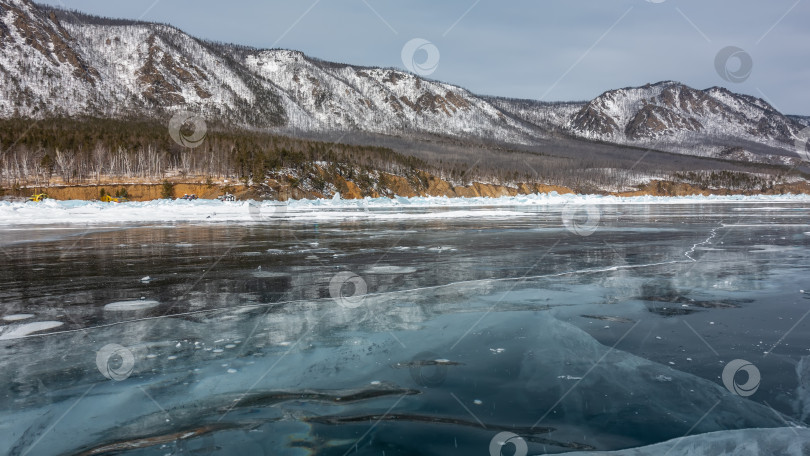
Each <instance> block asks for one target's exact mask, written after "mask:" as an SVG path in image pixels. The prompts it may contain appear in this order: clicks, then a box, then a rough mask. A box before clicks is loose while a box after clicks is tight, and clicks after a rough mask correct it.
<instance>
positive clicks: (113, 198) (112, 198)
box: [101, 195, 127, 203]
mask: <svg viewBox="0 0 810 456" xmlns="http://www.w3.org/2000/svg"><path fill="white" fill-rule="evenodd" d="M126 200H127V199H126V198H124V197H123V196H110V195H104V196H102V197H101V202H102V203H123V202H126Z"/></svg>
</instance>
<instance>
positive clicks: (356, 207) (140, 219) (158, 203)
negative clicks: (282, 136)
mask: <svg viewBox="0 0 810 456" xmlns="http://www.w3.org/2000/svg"><path fill="white" fill-rule="evenodd" d="M806 201H810V195H778V196H764V195H763V196H739V195H734V196H686V197H655V196H638V197H631V198H619V197H613V196H599V195H570V194H568V195H558V194H557V193H556V192H552V193H549V194H544V195H521V196H511V197H500V198H445V197H413V198H404V197H398V198H394V199H390V198H366V199H362V200H332V199H317V200H295V201H289V202H287V203H283V204H282V205H279V203H278V202H275V201H265V202H262V203H256V202H252V201H251V202H248V201H242V202H221V201H217V200H195V201H185V200H176V201H169V200H155V201H148V202H127V203H121V204H107V203H101V202H94V201H56V200H46V201H44V202H42V203H19V202H0V225H23V224H38V225H43V224H57V223H58V224H64V223H82V224H85V223H103V222H131V223H145V222H161V221H166V222H169V221H197V222H233V221H239V222H253V223H273V222H274V221H278V220H281V219H304V220H341V219H351V218H374V219H394V220H397V219H419V218H423V219H449V218H471V217H477V218H481V217H490V218H514V217H519V216H527V215H532V214H535V213H536V211H537V210H538V209H543V208H552V209H553V208H559V207H560V206H562V205H566V204H589V205H606V204H621V205H631V204H632V205H635V204H650V203H653V204H656V205H660V204H688V203H701V204H712V203H730V202H734V203H762V202H770V203H796V202H806ZM437 208H444V209H447V210H443V211H435V210H433V211H426V209H437Z"/></svg>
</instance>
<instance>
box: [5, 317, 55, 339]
mask: <svg viewBox="0 0 810 456" xmlns="http://www.w3.org/2000/svg"><path fill="white" fill-rule="evenodd" d="M63 324H64V323H62V322H61V321H37V322H34V323H25V324H23V325H16V326H9V327H7V329H6V330H5V331H3V333H2V334H0V340H10V339H19V338H21V337H25V336H27V335H29V334H33V333H35V332H39V331H45V330H47V329H53V328H58V327H59V326H62V325H63Z"/></svg>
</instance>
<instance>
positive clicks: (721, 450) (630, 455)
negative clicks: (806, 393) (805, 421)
mask: <svg viewBox="0 0 810 456" xmlns="http://www.w3.org/2000/svg"><path fill="white" fill-rule="evenodd" d="M568 454H569V455H570V456H593V455H613V456H661V455H667V454H670V455H672V456H721V455H734V456H762V455H780V456H806V455H808V454H810V429H806V428H781V429H745V430H737V431H718V432H710V433H706V434H701V435H690V436H688V437H684V438H677V439H673V440H670V441H668V442H663V443H659V444H656V445H650V446H646V447H642V448H632V449H628V450H621V451H611V452H575V453H568Z"/></svg>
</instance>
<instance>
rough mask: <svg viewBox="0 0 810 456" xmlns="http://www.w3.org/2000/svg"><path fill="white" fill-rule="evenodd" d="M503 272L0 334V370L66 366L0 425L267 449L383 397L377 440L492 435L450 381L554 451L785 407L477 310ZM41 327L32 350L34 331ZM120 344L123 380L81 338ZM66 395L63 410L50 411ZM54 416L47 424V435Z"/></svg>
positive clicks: (46, 371) (28, 435) (769, 421)
mask: <svg viewBox="0 0 810 456" xmlns="http://www.w3.org/2000/svg"><path fill="white" fill-rule="evenodd" d="M503 288H504V285H503V284H498V283H492V282H480V283H472V284H463V285H458V286H452V287H449V288H448V287H440V288H434V289H426V290H417V291H409V292H402V293H392V294H378V295H371V296H368V297H367V298H366V300H365V301H364V303H363V306H361V307H359V308H356V309H348V308H343V307H341V306H338V305H336V304H335V303H334V302H333V301H331V300H323V301H315V302H301V303H298V304H296V305H289V306H285V307H284V308H275V307H269V308H267V309H265V308H263V307H255V308H252V307H249V308H244V309H235V310H230V311H218V312H214V313H210V314H208V315H205V314H202V315H198V316H194V317H192V318H188V317H181V316H178V317H172V318H162V319H156V320H151V321H133V322H128V323H123V324H121V325H114V326H112V327H99V328H95V329H92V330H91V331H90V332H89V333H85V332H79V333H76V334H73V333H64V334H55V335H52V336H48V337H46V338H41V339H39V341H38V342H37V343H36V344H35V345H33V346H31V347H30V350H31V351H29V349H26V348H22V347H20V349H18V351H17V352H16V353H14V355H10V354H8V353H9V352H8V351H6V353H7V354H6V355H5V356H4V359H3V363H4V365H5V366H7V369H5V372H4V373H3V374H2V375H4V377H5V378H4V379H3V384H13V385H27V384H30V383H32V382H34V383H36V382H37V381H38V379H43V378H44V379H63V380H64V379H70V381H69V382H67V384H64V385H59V383H58V382H54V381H52V380H46V381H48V382H50V383H49V385H50V388H51V389H50V391H49V392H48V394H47V398H50V399H47V400H46V398H45V397H43V396H42V395H38V396H29V397H27V398H20V399H19V401H20V402H19V403H18V406H23V408H22V409H18V410H17V411H16V412H14V413H9V412H7V413H4V414H3V415H2V417H0V434H4V435H5V437H4V440H5V441H9V442H13V448H14V449H15V451H17V452H20V453H22V452H24V450H25V449H26V448H28V447H29V446H30V445H31V443H32V442H34V441H37V439H39V437H40V436H41V435H45V436H44V437H43V439H42V441H41V442H40V443H38V447H37V451H35V452H33V453H31V454H73V453H79V452H81V451H87V450H90V449H92V448H97V447H99V446H103V445H109V444H114V443H115V442H126V441H131V440H137V439H141V438H144V437H155V436H165V435H169V436H172V435H175V434H182V433H187V432H192V430H194V429H199V428H200V427H202V426H216V429H218V430H219V431H217V432H225V431H226V430H229V429H230V430H232V431H230V432H244V433H249V432H250V429H256V427H257V426H258V427H260V428H261V434H259V437H261V439H263V442H264V443H263V445H267V446H266V448H268V449H269V448H272V449H274V450H275V451H276V452H274V453H271V454H285V453H284V452H283V451H282V449H283V448H285V445H286V444H287V443H289V442H288V441H287V440H286V439H285V438H284V437H283V436H286V432H287V431H285V429H287V427H288V426H291V425H297V426H299V427H298V428H297V429H298V430H297V431H296V432H298V433H299V434H301V435H304V436H306V438H308V439H312V438H315V435H314V434H313V435H310V432H313V433H316V434H318V435H320V432H323V431H324V430H323V429H322V428H323V427H326V428H331V427H333V426H335V424H329V423H341V422H346V423H347V424H345V425H346V426H350V424H348V423H351V419H353V418H352V417H358V416H359V417H362V416H365V415H372V416H379V415H381V414H384V413H385V412H386V410H390V409H391V407H392V406H393V405H396V408H395V411H396V412H397V413H398V415H396V416H397V417H398V418H397V421H393V422H391V423H389V424H388V425H387V426H386V427H384V428H382V429H379V430H377V431H375V437H374V439H375V441H385V440H386V439H392V438H394V437H393V436H395V435H400V433H402V432H411V431H413V432H416V431H417V429H416V428H418V426H419V424H418V423H420V422H422V421H424V420H433V421H434V422H436V423H441V422H442V420H444V421H446V422H448V423H449V422H457V423H461V428H462V429H464V426H466V425H465V424H463V423H467V422H470V423H472V424H470V425H469V426H471V429H470V430H469V431H465V432H473V431H474V432H476V433H481V434H482V435H485V436H488V438H491V435H489V434H490V432H489V431H486V432H485V431H483V430H481V429H480V428H478V425H477V424H476V423H475V422H474V421H472V420H471V419H470V418H469V416H468V415H467V414H466V412H465V411H464V409H460V408H459V406H458V402H457V401H456V400H455V399H453V396H451V395H450V394H449V392H453V393H454V394H456V395H457V396H456V397H459V398H462V399H464V400H467V399H468V400H469V402H470V403H471V404H472V401H473V399H476V400H481V401H482V402H483V403H485V404H491V407H490V408H487V409H486V410H481V411H480V413H481V415H480V416H481V419H482V420H485V422H486V424H487V425H488V429H498V426H505V424H506V423H508V424H509V426H516V428H515V429H522V431H521V432H522V433H523V435H524V436H525V438H527V439H532V438H537V439H543V441H545V442H547V444H548V445H549V447H550V448H557V449H558V450H559V449H561V448H569V449H571V448H589V447H592V448H597V449H616V448H622V447H630V446H638V445H643V444H650V443H654V442H660V441H662V440H667V439H671V438H675V437H678V436H681V435H684V434H686V433H687V431H689V430H690V428H692V426H693V425H695V421H696V417H700V416H701V415H703V414H705V417H704V418H703V419H702V420H701V421H700V422H699V423H698V424H697V425H696V426H695V427H694V428H693V429H691V431H692V433H696V434H697V433H705V432H713V431H720V430H727V429H743V428H763V427H782V426H784V423H785V421H783V420H787V418H785V417H781V416H779V415H778V414H777V413H775V412H774V411H772V410H770V409H768V408H767V407H765V406H763V405H760V404H758V403H756V402H752V401H749V400H747V399H743V398H741V397H738V396H735V395H732V394H731V393H729V392H728V391H727V390H726V389H725V388H723V387H722V386H721V385H719V384H717V383H713V382H710V381H707V380H704V379H701V378H699V377H696V376H693V375H690V374H687V373H684V372H680V371H677V370H675V369H672V368H671V367H669V366H666V365H662V364H659V363H655V362H652V361H648V360H646V359H643V358H640V357H637V356H634V355H631V354H629V353H626V352H624V351H622V350H618V349H611V348H610V347H606V346H604V345H602V344H600V343H598V342H597V341H596V340H595V339H594V338H593V337H591V336H590V335H588V334H587V333H586V332H584V331H582V330H581V329H578V328H577V327H575V326H573V325H571V324H568V323H565V322H562V321H560V320H559V319H557V318H556V317H555V316H554V315H553V313H549V312H538V311H509V312H493V313H486V312H484V310H485V309H486V308H488V307H490V305H491V303H492V302H499V301H502V300H504V298H507V297H509V296H512V295H509V294H504V293H507V291H505V290H503ZM509 288H512V286H511V285H510V286H509ZM526 292H528V290H527V291H526ZM509 299H514V297H513V298H509ZM403 303H411V304H410V305H408V306H406V307H404V308H403V307H402V304H403ZM398 304H399V305H398ZM582 307H583V309H582V310H583V311H585V310H590V311H591V312H594V311H595V309H594V308H589V307H592V306H582ZM270 309H275V310H274V311H273V312H268V310H270ZM467 333H468V335H466V336H465V337H462V335H465V334H467ZM88 336H91V337H89V338H88ZM88 340H92V343H91V344H90V345H89V346H88V345H87V341H88ZM282 340H283V341H292V343H286V342H285V343H280V342H279V341H282ZM41 343H47V346H48V349H47V351H45V352H42V351H41V349H40V348H37V347H38V346H39V345H38V344H41ZM119 343H120V344H122V345H123V346H126V347H130V350H131V351H132V353H133V358H134V369H133V372H132V373H131V375H130V376H129V377H128V378H126V379H124V380H123V381H120V382H114V381H107V380H106V379H104V378H103V377H102V375H101V374H100V373H99V370H98V369H97V366H96V359H95V352H94V350H97V349H98V348H100V347H102V346H105V345H106V344H119ZM77 347H84V348H85V350H77ZM228 347H230V348H228ZM493 347H495V348H496V349H495V352H493V351H492V350H491V348H493ZM7 349H8V347H6V350H7ZM152 355H154V356H152ZM436 360H442V361H441V362H438V361H436ZM430 364H433V365H442V366H444V368H445V369H446V373H445V375H446V378H445V379H443V380H442V383H441V384H439V383H430V382H428V383H421V382H420V381H418V380H419V379H420V378H424V379H430V378H435V377H433V376H432V375H427V374H426V375H425V376H424V377H420V376H414V368H417V369H421V368H420V367H419V366H420V365H430ZM661 376H666V377H667V378H669V379H671V381H667V382H661V381H660V380H658V379H659V378H661ZM468 379H475V387H474V389H469V388H470V387H471V385H468V384H467V383H468ZM580 379H581V380H580ZM374 382H380V383H377V384H375V383H374ZM574 386H576V387H575V388H572V387H574ZM349 397H357V398H358V399H357V400H356V401H350V400H349V399H348V398H349ZM150 398H151V399H153V400H154V401H155V402H156V403H158V404H160V407H159V408H158V407H156V406H155V402H153V401H152V400H150ZM336 398H343V399H336ZM395 402H396V404H395ZM424 404H430V407H429V409H425V408H424ZM472 405H474V404H472ZM69 407H73V408H72V409H71V412H70V413H71V419H70V420H62V421H59V422H58V423H56V420H57V418H58V417H59V416H60V415H61V414H62V413H64V411H65V410H68V408H69ZM90 416H92V419H89V418H86V417H90ZM358 419H359V420H361V421H362V420H363V419H362V418H358ZM340 420H344V421H340ZM346 420H349V421H346ZM436 420H438V421H436ZM465 420H466V421H465ZM55 423H56V424H57V425H58V430H59V432H58V433H54V434H48V435H46V434H47V433H46V432H45V431H46V430H47V429H48V427H49V426H51V425H54V424H55ZM305 423H309V424H305ZM364 423H366V424H365V428H367V426H368V424H367V422H366V421H364ZM312 426H315V427H317V428H318V429H321V431H318V432H316V430H315V428H313V427H312ZM409 426H415V427H416V428H414V429H412V428H411V427H409ZM549 427H550V428H553V430H551V431H550V430H549ZM476 429H477V430H476ZM212 432H213V431H212ZM420 432H424V431H420ZM430 432H432V433H433V435H437V436H438V435H443V436H444V440H448V441H452V437H451V436H452V435H457V433H458V432H459V424H454V425H444V426H442V425H440V424H434V425H433V427H432V428H431V430H430ZM215 434H216V432H215ZM246 435H247V434H246ZM12 436H13V437H12ZM254 437H255V436H254ZM170 440H172V439H170ZM174 440H176V438H175V439H174ZM284 442H287V443H284ZM414 442H418V439H415V440H414ZM350 444H351V442H349V443H346V444H345V445H346V446H345V449H348V448H349V446H348V445H350ZM231 448H232V447H231ZM290 454H294V453H290Z"/></svg>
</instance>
